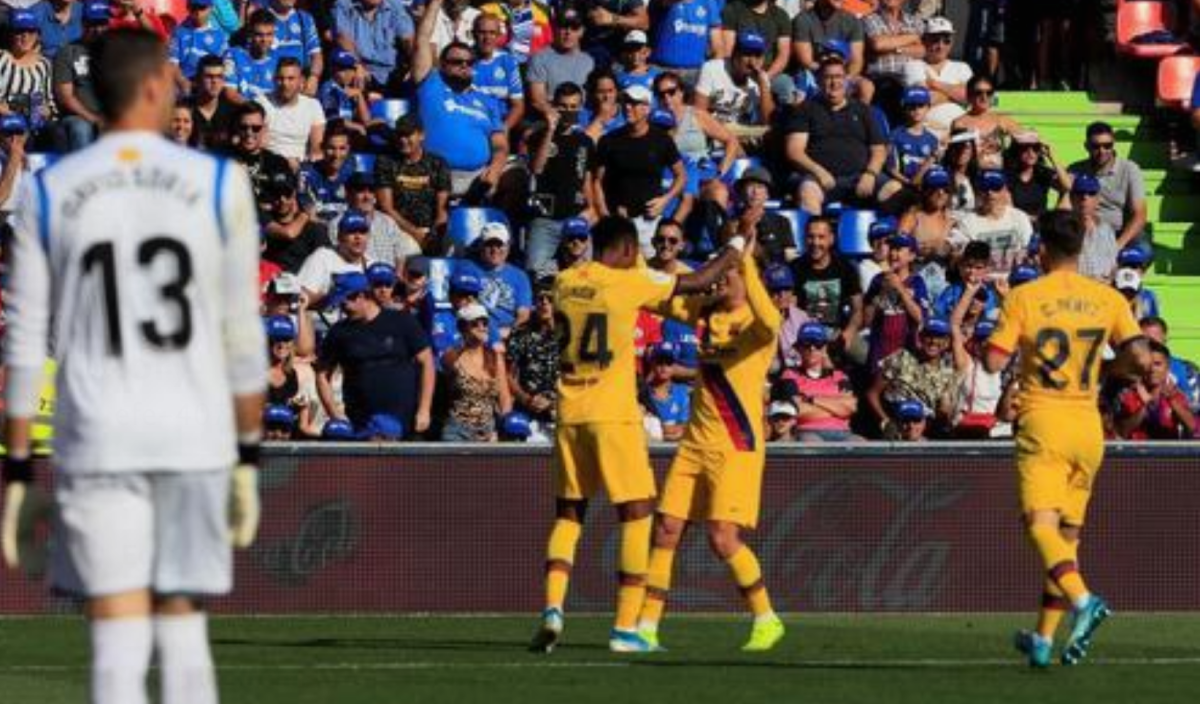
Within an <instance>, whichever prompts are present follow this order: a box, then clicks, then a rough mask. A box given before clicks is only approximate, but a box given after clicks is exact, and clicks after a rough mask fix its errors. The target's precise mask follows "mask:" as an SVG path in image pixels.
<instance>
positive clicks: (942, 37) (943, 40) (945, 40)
mask: <svg viewBox="0 0 1200 704" xmlns="http://www.w3.org/2000/svg"><path fill="white" fill-rule="evenodd" d="M925 41H926V42H928V43H930V44H949V43H951V42H952V41H953V40H952V39H951V38H950V36H949V35H947V34H938V35H934V36H930V37H926V38H925Z"/></svg>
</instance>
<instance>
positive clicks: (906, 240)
mask: <svg viewBox="0 0 1200 704" xmlns="http://www.w3.org/2000/svg"><path fill="white" fill-rule="evenodd" d="M888 246H889V247H891V248H892V249H904V248H905V247H907V248H908V249H911V250H912V251H914V252H915V251H917V238H916V237H913V236H912V235H910V234H908V233H907V232H900V233H897V234H895V235H892V236H891V237H890V238H889V239H888Z"/></svg>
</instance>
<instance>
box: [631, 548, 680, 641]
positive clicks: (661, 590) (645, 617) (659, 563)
mask: <svg viewBox="0 0 1200 704" xmlns="http://www.w3.org/2000/svg"><path fill="white" fill-rule="evenodd" d="M674 562H675V550H674V549H673V548H654V549H653V550H651V551H650V570H649V572H648V574H647V575H646V600H645V602H643V603H642V613H641V616H639V617H638V629H639V630H641V629H643V628H647V629H650V630H655V629H657V628H658V623H659V621H662V617H663V611H665V610H666V608H667V592H668V591H669V590H670V589H671V566H672V565H673V564H674Z"/></svg>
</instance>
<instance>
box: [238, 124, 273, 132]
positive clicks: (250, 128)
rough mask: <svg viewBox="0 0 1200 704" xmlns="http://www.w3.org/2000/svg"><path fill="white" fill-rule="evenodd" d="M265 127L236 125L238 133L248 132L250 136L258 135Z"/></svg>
mask: <svg viewBox="0 0 1200 704" xmlns="http://www.w3.org/2000/svg"><path fill="white" fill-rule="evenodd" d="M264 127H266V125H238V131H240V132H249V133H250V134H258V133H259V132H262V131H263V128H264Z"/></svg>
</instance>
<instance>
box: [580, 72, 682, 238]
mask: <svg viewBox="0 0 1200 704" xmlns="http://www.w3.org/2000/svg"><path fill="white" fill-rule="evenodd" d="M651 100H652V98H651V95H650V91H648V90H646V89H645V88H643V87H642V86H630V87H629V88H626V89H625V91H624V92H623V93H622V94H621V108H622V110H623V112H624V115H625V122H626V125H625V126H624V127H622V128H620V129H618V130H616V131H615V132H612V133H611V134H608V135H605V136H604V137H603V138H601V140H600V144H599V145H598V146H597V148H596V168H595V174H594V178H595V186H596V204H595V205H596V211H597V213H598V214H599V215H600V216H601V217H604V216H606V215H622V216H625V217H628V218H630V219H632V220H633V221H634V223H635V224H637V227H638V236H639V239H640V240H641V243H642V251H643V252H644V253H645V254H646V255H650V254H651V253H652V252H650V251H649V247H648V245H649V242H650V237H651V235H652V234H653V232H654V230H655V228H656V226H657V224H658V220H659V218H661V217H662V215H663V211H664V210H665V208H666V207H667V204H668V203H670V202H671V201H672V200H674V199H676V198H678V197H679V196H680V195H681V194H682V193H683V190H684V187H685V186H686V185H687V171H686V169H685V167H684V165H683V159H682V158H680V156H679V150H678V149H676V147H675V142H674V140H672V139H671V137H670V135H668V134H666V133H665V132H663V131H662V130H660V129H658V128H656V127H651V125H650V103H651ZM668 170H669V171H670V172H671V180H670V185H669V186H665V187H664V184H663V181H664V178H663V173H664V172H666V171H668Z"/></svg>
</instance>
